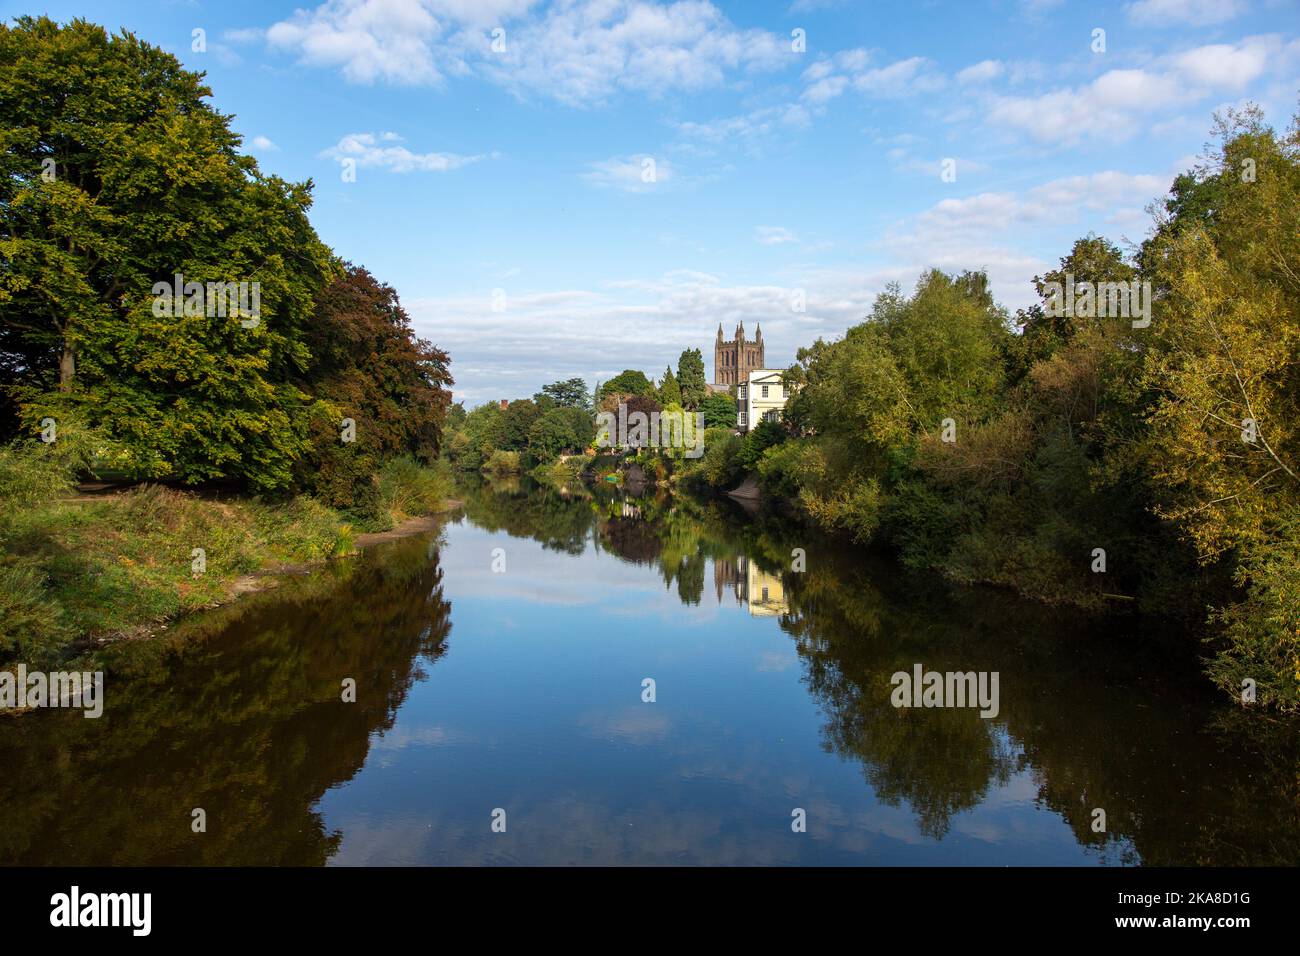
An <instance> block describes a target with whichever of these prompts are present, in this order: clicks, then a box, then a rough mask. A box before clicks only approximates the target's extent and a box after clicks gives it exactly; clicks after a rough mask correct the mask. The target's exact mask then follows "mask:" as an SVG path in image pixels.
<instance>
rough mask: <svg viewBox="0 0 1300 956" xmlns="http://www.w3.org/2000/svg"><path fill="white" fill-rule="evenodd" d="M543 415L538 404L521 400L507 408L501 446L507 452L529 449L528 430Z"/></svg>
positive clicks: (502, 416)
mask: <svg viewBox="0 0 1300 956" xmlns="http://www.w3.org/2000/svg"><path fill="white" fill-rule="evenodd" d="M541 415H542V411H541V409H539V408H538V407H537V403H536V402H532V401H529V400H528V399H526V398H521V399H518V400H516V401H513V402H511V403H510V404H509V405H508V406H506V410H505V411H504V412H503V413H502V415H501V436H500V440H501V444H500V445H498V446H497V447H498V448H501V449H503V450H505V451H523V450H524V449H525V448H527V447H528V430H529V429H530V428H532V427H533V422H535V421H537V419H538V418H540V417H541Z"/></svg>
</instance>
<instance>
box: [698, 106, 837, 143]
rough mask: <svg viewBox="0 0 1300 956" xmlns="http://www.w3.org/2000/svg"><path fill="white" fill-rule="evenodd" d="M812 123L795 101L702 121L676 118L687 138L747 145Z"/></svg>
mask: <svg viewBox="0 0 1300 956" xmlns="http://www.w3.org/2000/svg"><path fill="white" fill-rule="evenodd" d="M811 124H812V116H811V115H810V111H809V109H808V108H806V107H804V106H803V105H801V104H799V103H787V104H784V105H781V106H765V107H763V108H761V109H756V110H753V111H751V112H749V113H745V114H743V115H741V116H728V117H723V118H721V119H716V120H708V121H705V122H694V121H687V122H680V123H677V124H676V129H677V132H678V134H679V135H680V136H681V137H683V138H684V139H687V140H698V141H703V142H707V143H722V142H726V141H736V142H740V143H742V144H744V145H745V146H747V147H750V148H756V147H758V146H759V145H760V144H761V143H762V142H763V141H765V140H767V139H769V138H770V137H772V136H775V135H778V134H780V133H784V132H788V131H790V130H794V129H805V128H807V127H808V126H810V125H811Z"/></svg>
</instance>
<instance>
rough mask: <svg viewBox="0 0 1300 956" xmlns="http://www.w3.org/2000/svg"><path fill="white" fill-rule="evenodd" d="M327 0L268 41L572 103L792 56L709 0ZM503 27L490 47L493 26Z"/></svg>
mask: <svg viewBox="0 0 1300 956" xmlns="http://www.w3.org/2000/svg"><path fill="white" fill-rule="evenodd" d="M533 8H534V3H533V0H328V2H326V3H323V4H321V5H320V6H318V7H316V8H315V9H314V10H311V11H304V10H299V11H297V12H295V13H294V15H293V16H292V17H290V18H288V19H287V20H283V21H281V22H279V23H276V24H275V25H273V26H272V27H271V28H270V29H269V30H267V31H266V39H267V42H268V43H269V44H270V45H271V46H272V47H275V48H278V49H282V50H285V51H287V52H291V53H296V54H297V55H298V57H299V60H300V61H301V62H303V63H305V64H308V65H311V66H323V67H331V68H337V69H340V70H342V72H343V75H344V76H345V77H346V78H347V79H348V80H350V81H352V82H356V83H374V82H377V81H382V82H386V83H394V84H407V85H432V84H439V83H441V82H443V80H444V78H445V77H446V76H447V75H465V74H468V73H476V74H479V75H481V76H484V77H487V78H488V79H491V80H492V81H494V82H496V83H499V84H500V85H501V86H503V87H505V88H506V89H508V90H510V91H511V92H513V93H515V94H516V95H518V96H521V97H523V96H527V95H530V94H538V95H542V96H546V97H550V98H553V99H556V100H560V101H561V102H564V103H568V104H570V105H574V106H587V105H592V104H595V103H599V102H602V101H603V100H605V99H607V98H608V97H610V96H611V95H613V94H614V93H616V92H618V91H621V90H630V91H636V92H642V93H648V94H650V95H655V96H657V95H662V94H665V93H668V92H672V91H679V90H699V89H706V88H710V87H717V86H721V85H722V84H723V83H724V82H726V81H727V80H728V79H729V78H730V77H731V76H732V75H735V74H737V73H744V72H748V71H752V70H768V69H774V68H778V67H780V66H783V65H787V64H791V63H794V62H796V61H795V57H794V54H793V53H792V51H791V50H790V42H789V38H788V37H787V36H784V35H782V34H778V33H773V32H770V31H767V30H760V29H741V28H739V27H737V26H735V25H734V24H733V23H732V22H731V21H730V20H728V19H727V17H726V16H725V15H724V14H723V13H722V11H721V10H719V9H718V8H717V7H715V6H714V5H713V4H712V3H710V2H708V0H676V2H671V3H667V4H657V3H650V2H646V0H559V2H557V3H555V4H553V5H551V6H549V7H547V8H545V9H544V10H543V9H541V8H538V9H533ZM497 27H500V28H502V29H504V31H505V34H504V37H503V39H504V48H503V49H500V48H498V49H494V47H493V43H492V39H493V38H492V36H491V32H490V31H491V30H494V29H496V28H497Z"/></svg>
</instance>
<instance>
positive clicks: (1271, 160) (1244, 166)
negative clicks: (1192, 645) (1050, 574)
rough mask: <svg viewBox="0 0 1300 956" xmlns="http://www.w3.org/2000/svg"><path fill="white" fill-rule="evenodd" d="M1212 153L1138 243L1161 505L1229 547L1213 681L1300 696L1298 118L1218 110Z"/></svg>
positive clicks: (1262, 694)
mask: <svg viewBox="0 0 1300 956" xmlns="http://www.w3.org/2000/svg"><path fill="white" fill-rule="evenodd" d="M1217 132H1218V135H1219V140H1220V145H1219V148H1218V152H1217V154H1216V155H1215V156H1214V157H1213V158H1212V160H1210V161H1209V162H1207V163H1206V164H1205V165H1203V166H1202V167H1200V168H1198V169H1197V170H1195V171H1194V172H1193V174H1192V175H1191V176H1190V177H1187V178H1184V179H1183V180H1182V181H1181V182H1180V184H1179V188H1178V191H1177V192H1176V193H1175V195H1174V196H1173V197H1172V198H1171V200H1170V202H1169V203H1167V204H1166V216H1165V218H1164V219H1163V220H1162V221H1161V222H1160V223H1159V228H1158V230H1157V232H1156V235H1155V236H1154V237H1153V238H1152V239H1151V240H1150V241H1149V242H1148V243H1147V245H1146V247H1145V248H1144V249H1143V260H1144V262H1145V263H1146V264H1147V265H1148V266H1149V267H1150V269H1151V270H1152V275H1153V277H1154V280H1155V282H1156V284H1157V287H1158V289H1159V299H1158V303H1159V308H1158V310H1157V313H1156V321H1155V324H1154V327H1153V329H1152V332H1153V333H1154V335H1155V345H1154V346H1153V347H1152V348H1151V349H1150V350H1149V351H1148V352H1147V360H1146V365H1145V370H1144V377H1143V384H1144V385H1145V387H1147V388H1149V389H1151V390H1152V391H1153V392H1154V393H1155V394H1156V395H1157V396H1158V398H1157V402H1156V404H1155V407H1154V410H1153V411H1152V414H1151V417H1150V422H1151V437H1150V443H1149V446H1148V448H1149V454H1150V462H1151V469H1152V473H1153V474H1154V475H1155V477H1156V478H1157V479H1159V480H1160V481H1161V482H1162V483H1163V484H1164V485H1165V486H1166V489H1167V490H1166V493H1165V494H1164V496H1163V498H1162V500H1161V502H1160V510H1161V513H1162V514H1164V515H1166V516H1167V517H1168V518H1170V519H1172V520H1173V521H1175V522H1177V523H1178V524H1179V526H1180V527H1182V528H1184V529H1185V530H1186V532H1187V534H1188V535H1189V536H1190V537H1191V539H1192V540H1193V541H1194V542H1195V544H1196V547H1197V549H1198V551H1199V553H1200V555H1201V557H1202V559H1203V560H1206V561H1211V560H1214V559H1216V558H1219V557H1221V556H1231V557H1232V560H1233V563H1234V565H1235V567H1236V569H1237V570H1236V576H1237V579H1238V581H1239V583H1240V585H1241V586H1242V588H1243V589H1244V592H1245V596H1244V598H1243V600H1242V601H1241V602H1239V603H1237V604H1235V605H1233V606H1231V607H1227V608H1225V609H1223V610H1222V611H1221V612H1220V613H1219V618H1220V620H1222V621H1223V622H1224V623H1225V624H1226V626H1227V634H1226V638H1227V646H1226V647H1225V648H1224V649H1223V650H1222V652H1221V654H1220V655H1219V657H1218V659H1217V660H1216V663H1215V665H1214V669H1213V673H1214V675H1215V677H1216V679H1217V680H1218V681H1219V682H1220V683H1221V684H1222V685H1223V686H1224V687H1225V688H1226V689H1228V690H1229V691H1230V692H1231V693H1233V694H1234V695H1239V694H1242V692H1243V686H1244V685H1243V682H1245V681H1247V680H1250V681H1252V682H1253V686H1254V687H1255V690H1256V693H1257V695H1258V699H1260V700H1261V701H1267V702H1270V703H1276V704H1279V705H1281V706H1284V707H1289V708H1296V707H1300V563H1297V561H1296V557H1297V555H1298V554H1300V520H1297V517H1296V516H1297V515H1300V230H1297V228H1296V224H1297V223H1298V222H1300V116H1297V117H1296V119H1295V121H1293V124H1292V127H1291V129H1290V130H1289V131H1288V132H1287V134H1286V135H1284V136H1278V135H1277V134H1276V133H1275V132H1274V131H1273V130H1272V129H1271V128H1269V127H1268V126H1266V125H1265V123H1264V121H1263V116H1262V114H1261V113H1260V112H1259V111H1258V110H1257V109H1254V108H1250V109H1247V110H1244V111H1242V112H1232V111H1230V112H1228V113H1227V114H1225V115H1224V116H1222V117H1220V118H1219V121H1218V127H1217Z"/></svg>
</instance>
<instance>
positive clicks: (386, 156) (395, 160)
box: [321, 133, 484, 173]
mask: <svg viewBox="0 0 1300 956" xmlns="http://www.w3.org/2000/svg"><path fill="white" fill-rule="evenodd" d="M400 141H401V137H400V136H398V135H397V134H396V133H380V134H378V135H376V134H375V133H348V134H347V135H346V136H344V137H343V138H342V139H340V140H339V141H338V144H337V145H335V146H331V147H330V148H329V149H326V150H324V151H322V152H321V155H322V156H325V157H328V158H330V159H336V160H339V161H340V162H342V161H344V160H347V159H354V160H356V163H357V165H358V166H364V167H371V168H378V169H385V170H387V171H388V172H391V173H412V172H423V173H445V172H450V171H451V170H453V169H459V168H460V167H462V166H468V165H469V164H470V163H476V162H478V161H479V160H481V159H483V158H484V157H483V156H462V155H460V154H458V153H413V152H411V151H410V150H409V149H407V148H406V147H405V146H380V145H379V144H380V143H396V142H400Z"/></svg>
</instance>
